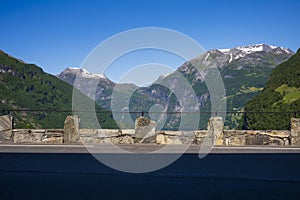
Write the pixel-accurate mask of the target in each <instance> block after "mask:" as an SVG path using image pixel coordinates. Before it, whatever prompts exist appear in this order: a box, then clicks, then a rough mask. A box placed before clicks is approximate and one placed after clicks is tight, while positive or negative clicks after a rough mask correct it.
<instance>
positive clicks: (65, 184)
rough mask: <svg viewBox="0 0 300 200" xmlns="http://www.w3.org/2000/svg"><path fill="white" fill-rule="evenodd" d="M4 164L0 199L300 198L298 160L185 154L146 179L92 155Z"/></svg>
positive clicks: (13, 158) (18, 157) (20, 158)
mask: <svg viewBox="0 0 300 200" xmlns="http://www.w3.org/2000/svg"><path fill="white" fill-rule="evenodd" d="M112 156H114V155H112ZM115 156H116V155H115ZM118 156H121V155H118ZM158 156H162V158H163V157H164V156H168V155H166V154H161V155H158ZM0 163H1V164H0V199H191V198H195V199H220V198H222V199H254V198H255V199H298V198H299V195H300V154H286V153H285V154H210V155H208V156H206V157H205V158H203V159H199V158H198V155H197V154H184V155H183V156H182V157H181V158H179V159H178V160H177V161H176V162H174V163H173V164H171V165H170V166H168V167H166V168H164V169H161V170H158V171H155V172H151V173H143V174H130V173H124V172H119V171H116V170H114V169H111V168H109V167H107V166H105V165H103V164H101V163H100V162H98V161H97V160H96V159H95V158H94V157H93V156H92V155H90V154H54V153H52V154H51V153H49V154H44V153H36V154H32V153H23V154H21V153H1V154H0Z"/></svg>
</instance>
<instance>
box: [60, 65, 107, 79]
mask: <svg viewBox="0 0 300 200" xmlns="http://www.w3.org/2000/svg"><path fill="white" fill-rule="evenodd" d="M69 73H71V74H76V75H80V76H82V77H84V78H97V79H98V78H100V79H107V77H106V76H105V75H104V74H101V73H99V74H93V73H91V72H89V71H88V70H87V69H83V68H78V67H68V68H66V69H65V70H64V71H62V72H61V75H63V74H69Z"/></svg>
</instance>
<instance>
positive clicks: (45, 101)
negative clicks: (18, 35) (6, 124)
mask: <svg viewBox="0 0 300 200" xmlns="http://www.w3.org/2000/svg"><path fill="white" fill-rule="evenodd" d="M0 85H1V87H0V114H1V111H2V114H3V110H35V111H26V112H20V111H12V112H10V114H12V115H13V116H14V119H15V127H16V128H31V127H35V128H39V127H42V128H62V127H63V123H64V120H65V117H66V116H67V115H70V114H72V113H70V112H56V111H55V110H64V111H71V110H72V92H73V87H72V86H71V85H69V84H67V83H66V82H64V81H62V80H60V79H59V78H57V77H55V76H53V75H50V74H47V73H45V72H44V71H43V70H42V69H41V68H39V67H38V66H36V65H34V64H27V63H24V62H22V61H21V60H18V59H16V58H13V57H11V56H9V55H8V54H6V53H4V52H3V51H0ZM76 93H78V96H79V98H80V99H81V100H83V101H85V103H86V108H87V106H88V105H91V104H94V102H93V101H92V100H91V99H89V98H88V97H86V96H85V95H83V94H82V93H80V92H78V91H76ZM95 106H96V107H95V108H96V109H97V110H99V111H105V110H104V109H103V108H102V107H100V106H98V105H95ZM39 110H49V111H39ZM98 117H99V118H101V120H99V122H100V124H101V126H102V127H105V128H113V127H116V125H115V122H114V120H113V119H112V117H111V113H99V114H98ZM95 124H97V122H95V121H92V120H91V121H86V122H82V125H83V126H85V127H93V126H95Z"/></svg>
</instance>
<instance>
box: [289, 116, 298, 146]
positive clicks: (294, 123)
mask: <svg viewBox="0 0 300 200" xmlns="http://www.w3.org/2000/svg"><path fill="white" fill-rule="evenodd" d="M291 145H292V146H300V118H292V119H291Z"/></svg>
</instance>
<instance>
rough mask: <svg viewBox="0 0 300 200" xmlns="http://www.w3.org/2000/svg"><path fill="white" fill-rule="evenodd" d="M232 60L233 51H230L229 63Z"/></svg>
mask: <svg viewBox="0 0 300 200" xmlns="http://www.w3.org/2000/svg"><path fill="white" fill-rule="evenodd" d="M231 61H232V53H230V59H229V63H231Z"/></svg>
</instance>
